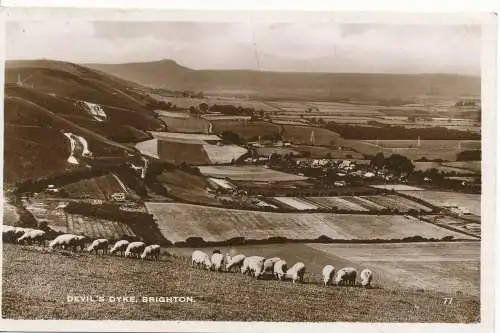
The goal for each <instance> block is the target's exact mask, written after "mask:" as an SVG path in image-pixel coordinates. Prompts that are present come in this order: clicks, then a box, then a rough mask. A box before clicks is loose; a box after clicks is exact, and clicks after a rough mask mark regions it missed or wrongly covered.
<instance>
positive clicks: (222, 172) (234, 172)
mask: <svg viewBox="0 0 500 333" xmlns="http://www.w3.org/2000/svg"><path fill="white" fill-rule="evenodd" d="M199 169H200V172H201V173H202V174H204V175H206V176H210V177H216V178H226V177H227V178H229V179H231V180H249V181H256V182H257V181H266V182H278V181H293V180H305V179H307V178H306V177H303V176H298V175H293V174H289V173H285V172H281V171H276V170H272V169H266V168H264V167H260V166H242V167H237V166H200V167H199Z"/></svg>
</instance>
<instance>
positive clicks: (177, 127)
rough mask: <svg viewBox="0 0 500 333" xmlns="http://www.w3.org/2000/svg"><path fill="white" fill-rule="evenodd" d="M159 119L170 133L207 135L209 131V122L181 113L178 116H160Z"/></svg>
mask: <svg viewBox="0 0 500 333" xmlns="http://www.w3.org/2000/svg"><path fill="white" fill-rule="evenodd" d="M171 113H172V112H171ZM159 118H160V119H161V120H163V121H164V122H165V124H167V126H168V129H169V131H172V132H181V133H204V134H209V131H210V122H209V121H208V120H206V119H203V118H200V117H192V116H190V115H187V114H182V113H181V114H180V115H163V114H161V115H160V117H159Z"/></svg>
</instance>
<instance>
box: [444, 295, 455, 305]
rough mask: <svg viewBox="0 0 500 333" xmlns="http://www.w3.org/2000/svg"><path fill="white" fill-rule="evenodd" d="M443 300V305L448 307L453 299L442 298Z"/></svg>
mask: <svg viewBox="0 0 500 333" xmlns="http://www.w3.org/2000/svg"><path fill="white" fill-rule="evenodd" d="M443 300H444V303H443V304H445V305H450V304H451V302H453V297H443Z"/></svg>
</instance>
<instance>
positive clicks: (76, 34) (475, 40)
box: [6, 20, 481, 75]
mask: <svg viewBox="0 0 500 333" xmlns="http://www.w3.org/2000/svg"><path fill="white" fill-rule="evenodd" d="M6 32H7V33H6V58H7V59H41V58H43V59H54V60H64V61H70V62H75V63H83V64H85V63H126V62H145V61H156V60H162V59H172V60H174V61H176V62H177V63H179V64H180V65H182V66H186V67H189V68H193V69H252V70H272V71H301V72H358V73H452V74H467V75H480V67H481V66H480V54H481V32H480V27H479V26H469V25H428V24H422V25H401V24H399V25H396V24H340V23H335V22H284V23H276V24H268V23H254V24H252V23H232V22H171V21H170V22H118V21H117V22H109V21H108V22H104V21H102V22H96V21H82V20H80V21H57V20H52V21H43V22H40V21H39V22H35V21H15V22H13V21H11V22H9V23H7V29H6Z"/></svg>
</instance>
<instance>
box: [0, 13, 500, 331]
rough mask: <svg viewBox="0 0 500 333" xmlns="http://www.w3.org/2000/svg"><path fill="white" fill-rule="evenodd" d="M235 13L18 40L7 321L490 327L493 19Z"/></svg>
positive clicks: (87, 17) (9, 62) (9, 156)
mask: <svg viewBox="0 0 500 333" xmlns="http://www.w3.org/2000/svg"><path fill="white" fill-rule="evenodd" d="M42 14H43V15H42ZM94 14H95V15H94ZM97 14H98V15H97ZM115 14H116V12H115ZM233 14H234V15H233ZM233 14H228V13H227V12H215V13H205V14H203V13H200V12H197V13H190V12H184V13H182V15H175V13H172V12H170V13H166V12H164V13H162V12H157V13H156V14H151V15H149V16H145V15H142V16H134V15H130V17H128V16H126V15H125V16H117V15H115V16H112V15H109V16H106V11H105V10H100V11H99V12H97V11H96V12H92V11H90V12H85V13H83V11H81V12H80V13H78V11H77V10H74V11H72V12H65V11H62V10H60V11H59V12H58V11H56V10H49V9H39V10H34V11H33V12H30V11H24V12H23V13H22V14H20V13H19V12H16V11H13V12H12V15H9V16H8V17H7V18H6V20H5V22H4V23H3V24H4V29H3V30H4V31H5V36H4V41H3V44H4V52H5V54H4V58H3V59H2V62H3V67H4V68H3V69H4V73H3V74H2V76H3V77H4V92H3V117H4V118H3V120H4V124H3V131H4V134H3V153H4V157H3V196H2V206H3V225H2V243H3V246H2V292H1V312H2V319H4V320H12V319H14V320H48V319H50V320H95V321H100V320H111V321H123V320H127V321H129V320H131V321H151V322H153V321H208V322H221V321H224V322H270V323H279V322H297V323H307V322H310V323H336V322H337V323H453V324H479V323H481V322H483V321H484V317H483V316H482V314H483V315H484V313H483V312H482V308H483V306H484V305H485V304H484V302H485V299H484V298H482V296H481V295H483V296H484V293H486V292H487V293H489V294H491V292H492V289H484V288H486V286H487V281H486V279H487V278H488V277H491V272H488V273H486V271H485V265H486V262H485V261H484V260H486V257H485V256H484V253H485V252H483V251H484V250H485V246H486V245H487V244H486V243H485V242H484V237H488V235H487V234H488V233H487V232H486V230H492V229H491V228H489V227H488V225H491V223H493V215H492V213H491V212H492V210H490V211H489V213H488V215H487V217H488V219H487V218H486V217H485V215H484V211H485V208H487V207H486V203H485V201H486V200H485V192H484V188H486V187H487V186H490V185H492V182H494V180H495V177H494V175H491V170H492V169H493V164H490V165H488V166H486V165H485V163H486V162H485V161H486V160H485V156H486V155H487V154H489V152H488V151H487V149H486V148H485V147H487V146H485V145H484V144H485V143H486V142H484V140H483V139H485V135H487V134H485V131H484V126H482V125H485V124H483V122H482V117H488V114H492V113H495V112H496V110H495V109H494V108H493V109H492V108H491V104H489V107H487V106H486V105H488V104H486V103H485V101H484V98H485V96H486V95H485V91H487V89H486V87H485V86H484V79H485V78H484V76H483V75H484V73H485V70H484V69H485V67H484V66H485V63H484V59H485V56H484V52H485V51H484V50H485V49H484V45H485V41H486V40H487V39H486V38H485V29H484V23H485V21H488V20H484V18H485V16H474V15H470V17H467V16H466V18H467V19H463V15H462V16H459V15H458V14H447V15H445V14H443V17H444V19H435V17H432V16H430V17H428V16H427V15H426V14H420V15H413V16H412V17H411V18H409V19H405V17H404V16H403V15H401V16H400V17H399V19H396V20H392V19H390V18H391V17H396V18H397V16H398V14H395V13H394V14H392V15H390V16H387V15H386V16H380V17H379V16H374V18H370V19H367V15H362V14H361V13H360V14H359V17H360V19H359V20H357V19H352V17H356V15H354V14H351V15H350V16H349V18H348V19H347V18H346V19H343V16H342V15H340V14H338V15H335V19H333V17H334V14H333V13H330V14H328V13H308V14H307V15H305V14H301V13H295V14H296V15H291V14H289V15H288V14H287V15H281V16H280V15H276V16H269V15H267V16H266V15H261V14H262V13H261V14H259V13H253V14H249V13H244V12H238V13H233ZM454 15H455V16H456V17H455V16H454ZM116 17H118V18H116ZM427 17H428V19H426V18H427ZM486 17H487V16H486ZM113 18H115V19H113ZM488 22H491V20H490V21H488ZM489 43H490V46H492V47H493V46H494V45H495V44H494V43H491V41H489ZM482 82H483V83H482ZM490 92H491V91H490ZM490 96H491V95H490ZM485 119H490V120H491V119H492V118H491V117H489V118H485ZM490 124H492V123H490ZM490 129H491V126H490ZM491 133H492V132H491V131H490V132H489V134H490V135H491ZM488 143H489V144H490V145H491V144H493V143H494V142H491V139H490V142H488ZM483 147H484V148H485V149H482V148H483ZM488 161H489V162H490V163H491V162H492V159H489V160H488ZM486 169H487V170H489V171H490V176H489V178H486V179H484V178H483V177H482V176H483V173H484V172H485V170H486ZM483 179H484V182H486V183H487V182H489V184H486V183H484V184H483ZM489 193H492V192H491V191H490V192H489ZM482 194H483V196H482ZM493 200H495V198H494V197H490V198H489V200H488V201H493ZM482 204H483V207H482ZM488 207H490V208H491V205H490V206H488ZM482 208H483V209H482ZM486 228H489V229H486ZM492 236H493V235H492V234H491V233H490V234H489V237H490V238H489V240H492V239H491V237H492ZM490 244H491V243H490ZM488 246H489V245H488ZM490 254H492V253H490ZM490 262H491V261H490ZM484 274H486V275H484ZM488 290H489V291H488Z"/></svg>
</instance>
